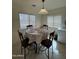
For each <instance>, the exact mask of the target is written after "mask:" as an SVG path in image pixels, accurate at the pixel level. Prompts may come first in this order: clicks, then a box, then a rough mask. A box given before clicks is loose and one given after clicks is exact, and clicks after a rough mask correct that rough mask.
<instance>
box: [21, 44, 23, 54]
mask: <svg viewBox="0 0 79 59" xmlns="http://www.w3.org/2000/svg"><path fill="white" fill-rule="evenodd" d="M22 53H23V48H22V45H21V54H22Z"/></svg>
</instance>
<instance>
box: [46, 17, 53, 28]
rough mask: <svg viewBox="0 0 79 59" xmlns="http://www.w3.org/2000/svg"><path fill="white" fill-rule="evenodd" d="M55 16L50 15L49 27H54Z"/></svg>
mask: <svg viewBox="0 0 79 59" xmlns="http://www.w3.org/2000/svg"><path fill="white" fill-rule="evenodd" d="M53 24H54V23H53V16H48V17H47V25H48V26H49V27H53Z"/></svg>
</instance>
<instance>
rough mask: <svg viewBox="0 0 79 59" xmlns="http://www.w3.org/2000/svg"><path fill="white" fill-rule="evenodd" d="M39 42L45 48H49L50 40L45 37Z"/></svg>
mask: <svg viewBox="0 0 79 59" xmlns="http://www.w3.org/2000/svg"><path fill="white" fill-rule="evenodd" d="M41 44H42V45H43V46H45V47H47V48H50V46H51V45H52V41H51V40H49V39H45V40H42V42H41Z"/></svg>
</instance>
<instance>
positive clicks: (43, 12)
mask: <svg viewBox="0 0 79 59" xmlns="http://www.w3.org/2000/svg"><path fill="white" fill-rule="evenodd" d="M39 14H48V11H47V10H46V9H41V10H40V12H39Z"/></svg>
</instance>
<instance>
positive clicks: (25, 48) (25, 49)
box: [24, 48, 26, 59]
mask: <svg viewBox="0 0 79 59" xmlns="http://www.w3.org/2000/svg"><path fill="white" fill-rule="evenodd" d="M24 59H26V48H24Z"/></svg>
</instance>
